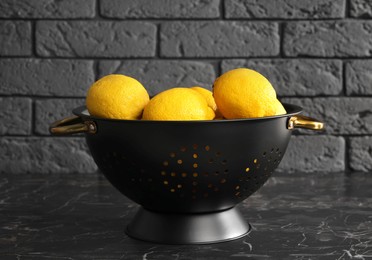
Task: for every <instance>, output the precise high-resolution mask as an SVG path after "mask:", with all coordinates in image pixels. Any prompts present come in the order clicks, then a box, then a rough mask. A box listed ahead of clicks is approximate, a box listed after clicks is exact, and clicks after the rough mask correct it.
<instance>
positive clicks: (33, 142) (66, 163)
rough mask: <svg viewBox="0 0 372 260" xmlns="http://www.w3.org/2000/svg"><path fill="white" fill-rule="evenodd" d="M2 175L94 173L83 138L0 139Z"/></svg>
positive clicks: (94, 169)
mask: <svg viewBox="0 0 372 260" xmlns="http://www.w3.org/2000/svg"><path fill="white" fill-rule="evenodd" d="M0 161H1V164H0V173H14V174H24V173H36V172H37V173H93V172H96V170H97V166H96V165H95V163H94V161H93V159H92V157H91V156H90V153H89V151H88V148H87V145H86V143H85V140H84V139H83V138H76V137H73V138H68V137H67V138H66V137H62V138H45V137H44V138H40V137H29V138H24V137H0Z"/></svg>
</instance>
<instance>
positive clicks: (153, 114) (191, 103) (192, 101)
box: [142, 88, 215, 120]
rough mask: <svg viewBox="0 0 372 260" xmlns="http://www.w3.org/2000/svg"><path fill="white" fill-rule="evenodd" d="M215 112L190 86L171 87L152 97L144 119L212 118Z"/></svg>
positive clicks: (144, 113) (145, 110)
mask: <svg viewBox="0 0 372 260" xmlns="http://www.w3.org/2000/svg"><path fill="white" fill-rule="evenodd" d="M214 116H215V114H214V111H213V109H212V108H210V107H209V106H208V103H207V101H206V100H205V98H204V97H203V96H202V95H201V94H199V93H198V92H197V91H195V90H192V89H190V88H172V89H168V90H166V91H163V92H161V93H159V94H157V95H156V96H155V97H153V98H152V99H151V100H150V102H149V103H148V104H147V106H146V107H145V109H144V111H143V117H142V119H144V120H212V119H213V118H214Z"/></svg>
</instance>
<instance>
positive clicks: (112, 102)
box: [86, 74, 150, 119]
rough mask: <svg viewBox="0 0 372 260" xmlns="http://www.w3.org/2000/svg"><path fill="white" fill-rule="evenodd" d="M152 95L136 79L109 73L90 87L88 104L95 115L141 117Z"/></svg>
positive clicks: (120, 117)
mask: <svg viewBox="0 0 372 260" xmlns="http://www.w3.org/2000/svg"><path fill="white" fill-rule="evenodd" d="M149 100H150V97H149V94H148V93H147V91H146V89H145V88H144V87H143V86H142V84H141V83H140V82H138V81H137V80H136V79H134V78H131V77H128V76H125V75H121V74H111V75H107V76H105V77H103V78H101V79H99V80H98V81H96V82H95V83H93V85H92V86H91V87H90V88H89V90H88V93H87V97H86V105H87V109H88V111H89V113H90V114H91V115H93V116H97V117H102V118H111V119H139V118H140V117H141V114H142V111H143V108H144V107H145V106H146V105H147V103H148V102H149Z"/></svg>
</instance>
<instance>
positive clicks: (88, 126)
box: [49, 116, 97, 135]
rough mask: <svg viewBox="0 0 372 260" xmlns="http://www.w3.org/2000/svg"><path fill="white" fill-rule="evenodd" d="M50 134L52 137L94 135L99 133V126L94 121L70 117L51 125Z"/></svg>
mask: <svg viewBox="0 0 372 260" xmlns="http://www.w3.org/2000/svg"><path fill="white" fill-rule="evenodd" d="M49 132H50V133H51V134H52V135H71V134H79V133H90V134H94V133H96V132H97V126H96V124H95V123H94V122H93V121H83V120H82V119H81V117H79V116H70V117H66V118H63V119H61V120H58V121H56V122H54V123H53V124H51V125H50V127H49Z"/></svg>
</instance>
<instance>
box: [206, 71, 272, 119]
mask: <svg viewBox="0 0 372 260" xmlns="http://www.w3.org/2000/svg"><path fill="white" fill-rule="evenodd" d="M213 96H214V99H215V101H216V104H217V107H218V109H219V110H220V111H221V113H222V115H223V116H224V117H225V118H228V119H233V118H250V117H263V116H272V115H275V114H276V106H275V105H273V104H272V102H276V101H275V100H277V98H276V92H275V89H274V88H273V87H272V85H271V84H270V82H269V81H268V80H267V79H266V78H265V77H264V76H263V75H261V74H260V73H258V72H257V71H254V70H251V69H246V68H239V69H234V70H230V71H228V72H226V73H224V74H223V75H221V76H220V77H219V78H217V79H216V80H215V82H214V84H213Z"/></svg>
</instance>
